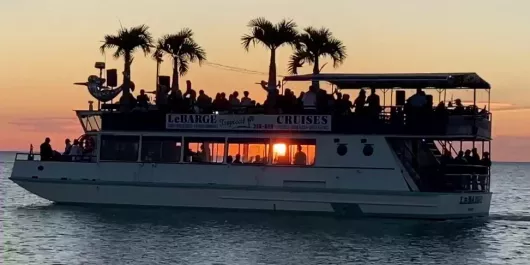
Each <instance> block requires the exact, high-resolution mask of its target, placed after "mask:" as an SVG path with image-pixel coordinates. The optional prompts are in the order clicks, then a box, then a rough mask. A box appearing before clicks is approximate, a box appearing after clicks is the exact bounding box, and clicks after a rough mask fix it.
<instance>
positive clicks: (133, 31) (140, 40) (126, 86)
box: [100, 25, 153, 104]
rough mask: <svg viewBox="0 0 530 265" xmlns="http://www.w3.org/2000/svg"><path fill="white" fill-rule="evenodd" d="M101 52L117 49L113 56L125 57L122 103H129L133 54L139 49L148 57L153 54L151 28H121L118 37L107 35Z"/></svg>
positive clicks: (142, 26)
mask: <svg viewBox="0 0 530 265" xmlns="http://www.w3.org/2000/svg"><path fill="white" fill-rule="evenodd" d="M103 42H104V43H103V45H101V47H100V50H101V52H102V53H104V52H105V51H106V50H107V49H116V51H115V52H114V54H113V56H114V58H120V57H121V56H123V58H124V60H125V65H124V71H123V94H122V98H121V99H120V103H125V104H127V103H130V102H127V100H129V99H130V98H131V97H132V95H131V91H130V88H131V84H130V82H131V64H132V62H133V59H134V57H133V53H134V52H135V51H136V50H137V49H141V50H142V51H143V52H144V54H145V55H146V56H147V55H148V54H149V53H150V52H151V47H152V42H153V37H152V36H151V33H150V32H149V27H148V26H146V25H140V26H136V27H132V28H123V27H122V28H121V29H120V30H118V34H116V35H105V40H104V41H103Z"/></svg>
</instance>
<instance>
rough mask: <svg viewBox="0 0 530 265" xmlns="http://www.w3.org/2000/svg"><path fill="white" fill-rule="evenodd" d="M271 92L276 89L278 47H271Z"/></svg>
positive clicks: (269, 85) (269, 86)
mask: <svg viewBox="0 0 530 265" xmlns="http://www.w3.org/2000/svg"><path fill="white" fill-rule="evenodd" d="M268 89H269V93H271V91H274V90H275V89H276V49H271V61H270V64H269V84H268Z"/></svg>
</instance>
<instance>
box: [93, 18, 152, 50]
mask: <svg viewBox="0 0 530 265" xmlns="http://www.w3.org/2000/svg"><path fill="white" fill-rule="evenodd" d="M152 42H153V37H152V36H151V33H150V32H149V27H148V26H146V25H140V26H136V27H132V28H121V29H119V30H118V33H117V34H116V35H106V36H105V38H104V41H103V45H101V47H100V50H101V52H102V53H103V52H105V51H106V50H107V49H116V51H115V52H114V54H113V55H114V57H116V58H117V57H120V56H123V55H124V54H127V53H131V54H132V53H133V52H134V51H135V50H136V49H141V50H142V51H143V52H144V54H145V55H146V56H147V55H148V54H149V53H150V52H151V47H152Z"/></svg>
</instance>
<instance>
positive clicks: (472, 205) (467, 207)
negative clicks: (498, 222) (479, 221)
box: [438, 192, 492, 219]
mask: <svg viewBox="0 0 530 265" xmlns="http://www.w3.org/2000/svg"><path fill="white" fill-rule="evenodd" d="M491 197H492V193H491V192H462V193H452V194H443V195H440V196H439V206H438V212H439V215H440V217H442V218H441V219H454V218H466V217H486V216H488V215H489V211H490V204H491Z"/></svg>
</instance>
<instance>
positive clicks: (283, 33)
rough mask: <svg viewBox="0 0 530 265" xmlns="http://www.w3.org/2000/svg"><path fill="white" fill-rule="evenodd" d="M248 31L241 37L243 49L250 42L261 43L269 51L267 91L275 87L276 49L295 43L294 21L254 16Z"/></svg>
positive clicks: (248, 45) (247, 46)
mask: <svg viewBox="0 0 530 265" xmlns="http://www.w3.org/2000/svg"><path fill="white" fill-rule="evenodd" d="M248 27H249V28H250V33H249V34H246V35H244V36H243V37H241V41H242V44H243V47H244V48H245V50H247V51H248V50H249V48H250V44H253V46H256V44H258V43H261V44H262V45H263V46H265V47H267V48H268V49H269V50H270V51H271V58H270V64H269V80H268V87H267V88H268V91H269V93H270V92H271V91H274V90H275V89H276V50H277V49H278V48H280V47H282V46H284V45H291V46H294V45H295V44H296V39H297V38H296V37H297V35H298V33H297V31H296V23H295V22H293V21H292V20H286V19H284V20H282V21H280V22H279V23H277V24H273V23H272V22H270V21H269V20H266V19H265V18H262V17H260V18H256V19H253V20H251V21H250V22H249V23H248Z"/></svg>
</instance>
